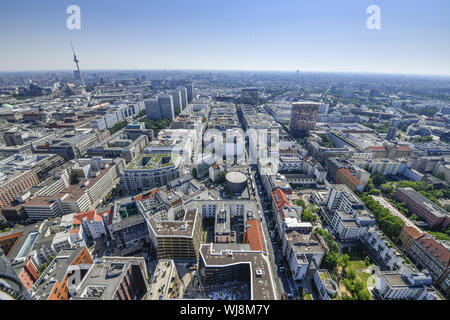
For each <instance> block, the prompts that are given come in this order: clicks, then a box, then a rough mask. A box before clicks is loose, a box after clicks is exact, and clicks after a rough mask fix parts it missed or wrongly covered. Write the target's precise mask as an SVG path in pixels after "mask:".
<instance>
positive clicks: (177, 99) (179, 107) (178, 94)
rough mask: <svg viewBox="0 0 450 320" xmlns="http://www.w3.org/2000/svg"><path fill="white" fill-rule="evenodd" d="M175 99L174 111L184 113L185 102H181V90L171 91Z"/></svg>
mask: <svg viewBox="0 0 450 320" xmlns="http://www.w3.org/2000/svg"><path fill="white" fill-rule="evenodd" d="M171 94H172V98H173V108H174V110H179V111H180V112H181V111H183V102H182V101H181V92H180V90H179V89H174V90H172V91H171Z"/></svg>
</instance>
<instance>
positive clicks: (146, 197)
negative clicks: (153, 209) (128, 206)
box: [134, 188, 158, 201]
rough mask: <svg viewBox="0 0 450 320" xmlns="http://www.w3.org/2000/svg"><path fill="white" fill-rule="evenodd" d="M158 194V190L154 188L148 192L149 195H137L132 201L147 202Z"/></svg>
mask: <svg viewBox="0 0 450 320" xmlns="http://www.w3.org/2000/svg"><path fill="white" fill-rule="evenodd" d="M157 192H158V188H154V189H152V190H150V192H149V193H145V194H144V193H143V194H140V195H137V196H136V197H134V200H136V201H142V200H149V199H151V198H153V196H154V195H155V194H156V193H157Z"/></svg>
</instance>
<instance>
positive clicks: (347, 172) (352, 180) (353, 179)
mask: <svg viewBox="0 0 450 320" xmlns="http://www.w3.org/2000/svg"><path fill="white" fill-rule="evenodd" d="M338 171H339V172H340V173H341V174H342V175H344V176H345V177H346V178H347V179H348V180H349V181H350V183H351V184H352V185H354V186H359V185H362V184H363V183H362V182H361V181H360V180H359V179H358V178H356V177H355V176H354V175H352V173H351V172H350V169H347V168H341V169H338Z"/></svg>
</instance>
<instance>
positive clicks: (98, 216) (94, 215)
mask: <svg viewBox="0 0 450 320" xmlns="http://www.w3.org/2000/svg"><path fill="white" fill-rule="evenodd" d="M105 213H107V214H108V221H109V222H111V220H112V219H111V215H112V210H106V211H98V212H97V210H96V209H94V210H90V211H86V212H80V213H77V214H76V215H75V216H74V218H73V224H76V225H79V224H81V222H82V221H83V219H84V218H87V220H88V221H91V220H94V221H102V220H103V215H104V214H105Z"/></svg>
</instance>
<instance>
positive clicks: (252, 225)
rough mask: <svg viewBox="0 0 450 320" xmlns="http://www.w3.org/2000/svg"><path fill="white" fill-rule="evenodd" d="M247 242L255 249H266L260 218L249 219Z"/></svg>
mask: <svg viewBox="0 0 450 320" xmlns="http://www.w3.org/2000/svg"><path fill="white" fill-rule="evenodd" d="M247 226H248V227H247V231H246V234H247V242H248V243H249V244H250V249H251V250H253V251H264V244H263V235H262V231H261V225H260V224H259V220H258V219H250V220H247Z"/></svg>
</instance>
